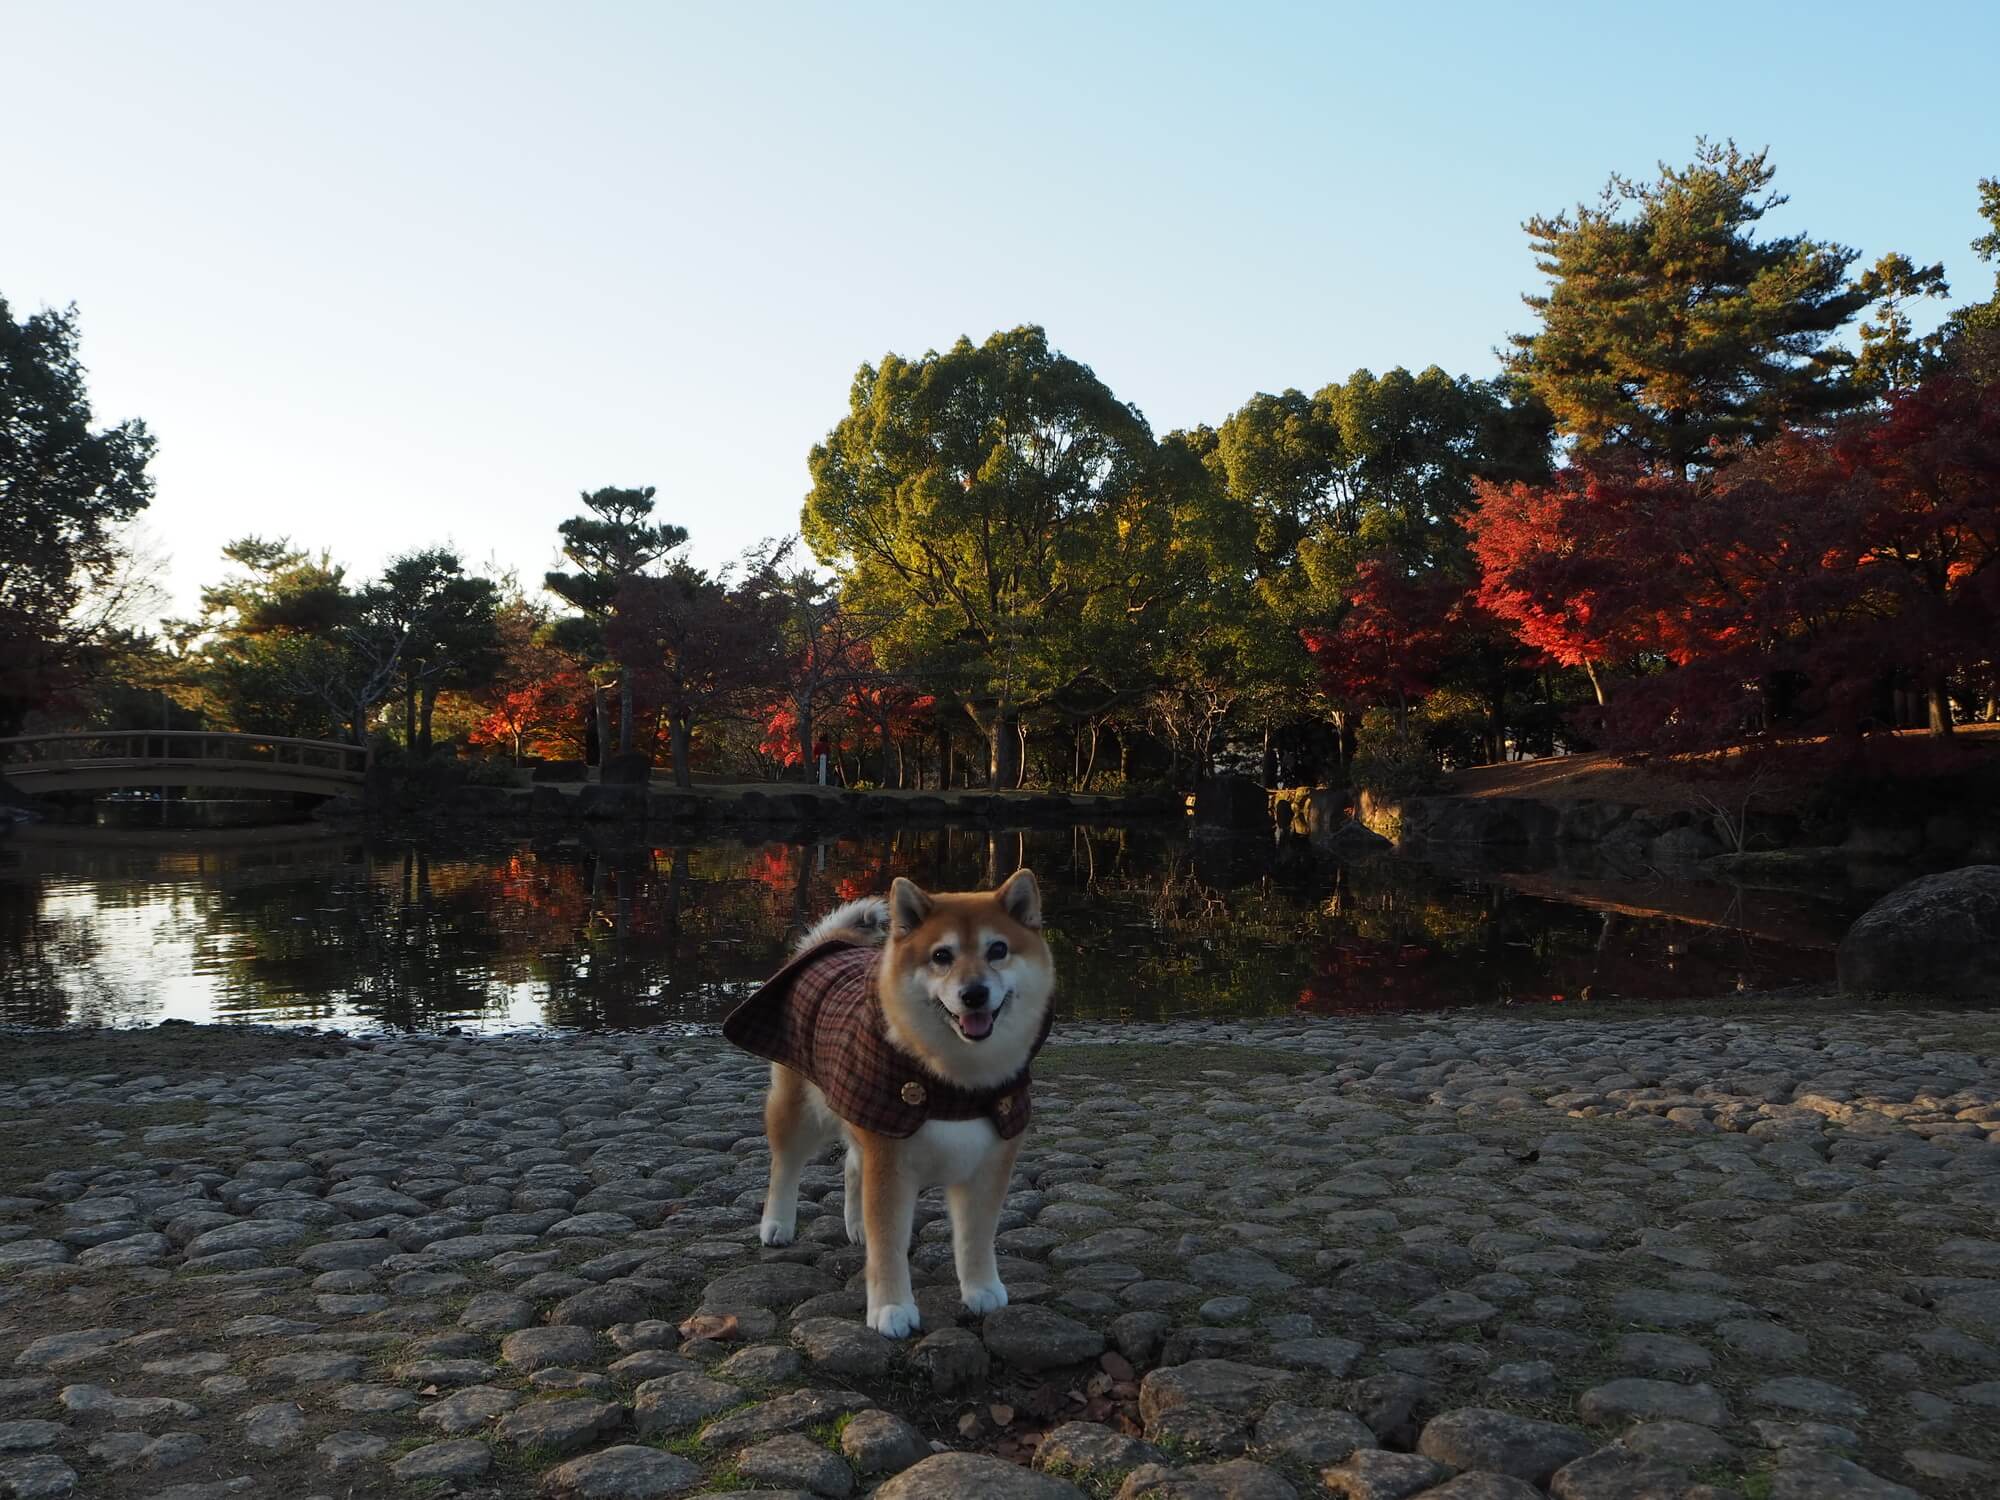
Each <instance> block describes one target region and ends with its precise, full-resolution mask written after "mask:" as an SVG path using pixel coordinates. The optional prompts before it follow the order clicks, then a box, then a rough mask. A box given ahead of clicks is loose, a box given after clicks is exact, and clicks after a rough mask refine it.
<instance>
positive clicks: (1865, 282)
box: [1854, 253, 1951, 395]
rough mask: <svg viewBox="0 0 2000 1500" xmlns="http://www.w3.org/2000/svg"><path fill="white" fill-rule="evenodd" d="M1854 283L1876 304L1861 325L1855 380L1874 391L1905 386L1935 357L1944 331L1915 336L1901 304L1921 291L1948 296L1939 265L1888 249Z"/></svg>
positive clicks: (1884, 390) (1941, 268) (1948, 292)
mask: <svg viewBox="0 0 2000 1500" xmlns="http://www.w3.org/2000/svg"><path fill="white" fill-rule="evenodd" d="M1855 285H1856V286H1857V287H1859V288H1860V289H1861V291H1863V292H1864V293H1866V294H1867V296H1868V298H1869V300H1870V301H1871V302H1872V303H1874V305H1875V307H1876V312H1875V314H1874V316H1873V317H1871V318H1869V319H1868V321H1866V322H1864V323H1863V324H1862V325H1861V357H1860V358H1859V359H1858V360H1857V361H1855V365H1854V379H1855V383H1856V384H1857V385H1859V386H1861V387H1862V388H1863V389H1864V390H1868V391H1872V392H1875V393H1876V394H1878V395H1885V394H1887V393H1888V392H1890V391H1900V390H1907V389H1908V388H1909V387H1911V386H1913V385H1915V384H1916V383H1917V381H1918V380H1919V379H1920V378H1921V377H1922V375H1923V373H1924V370H1925V368H1926V367H1927V366H1928V365H1929V364H1930V363H1931V361H1932V360H1934V359H1935V358H1936V357H1937V353H1938V350H1939V349H1940V348H1941V347H1942V345H1943V343H1944V335H1943V333H1942V332H1939V333H1933V334H1927V335H1925V336H1924V337H1922V338H1919V337H1918V336H1917V333H1916V327H1915V325H1914V324H1913V323H1912V322H1911V321H1910V315H1909V313H1907V312H1906V311H1904V305H1905V304H1906V303H1909V302H1912V301H1915V300H1916V299H1918V298H1921V297H1947V296H1950V295H1951V288H1950V286H1949V285H1947V284H1946V282H1945V279H1944V266H1943V265H1942V264H1940V265H1934V266H1923V267H1918V266H1917V265H1915V264H1913V263H1912V262H1911V260H1910V258H1909V257H1908V256H1907V255H1901V254H1894V253H1892V254H1889V255H1885V256H1883V257H1882V258H1881V259H1880V260H1878V261H1876V262H1875V264H1874V265H1873V266H1871V267H1869V269H1868V270H1867V272H1866V273H1865V274H1863V276H1862V277H1861V279H1860V280H1859V281H1857V282H1856V283H1855Z"/></svg>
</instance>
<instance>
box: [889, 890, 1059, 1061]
mask: <svg viewBox="0 0 2000 1500" xmlns="http://www.w3.org/2000/svg"><path fill="white" fill-rule="evenodd" d="M1041 926H1042V897H1041V891H1040V889H1039V887H1037V886H1036V884H1035V877H1034V875H1033V874H1032V873H1030V872H1029V871H1027V870H1017V871H1016V872H1015V873H1014V874H1013V876H1012V877H1011V878H1009V879H1008V881H1007V882H1006V884H1004V885H1002V886H1001V887H1000V888H999V889H998V890H996V891H972V892H967V893H963V894H935V893H932V892H928V891H924V890H922V889H920V888H919V887H918V886H917V885H915V884H914V883H913V882H911V881H908V880H901V879H899V880H897V881H896V883H895V884H894V885H893V886H891V887H890V890H889V941H888V945H887V947H886V948H885V950H884V953H883V958H882V985H881V992H882V994H881V998H882V1008H883V1013H884V1016H885V1018H886V1019H887V1020H888V1022H889V1026H890V1029H891V1033H892V1034H893V1035H894V1036H895V1037H896V1038H897V1040H898V1041H900V1042H902V1043H903V1045H904V1046H905V1047H907V1048H908V1049H909V1050H911V1051H914V1052H916V1053H917V1054H918V1055H919V1056H920V1057H922V1058H923V1059H924V1060H925V1061H926V1062H929V1063H930V1064H931V1065H932V1067H933V1068H934V1069H935V1071H937V1072H938V1073H939V1074H940V1075H943V1076H946V1077H950V1078H954V1079H957V1080H959V1081H960V1082H963V1083H965V1084H966V1086H968V1087H973V1088H978V1087H985V1086H987V1085H988V1084H990V1083H998V1082H1001V1081H1004V1080H1005V1079H1007V1078H1009V1077H1011V1076H1012V1075H1013V1074H1014V1073H1016V1072H1018V1071H1019V1070H1020V1068H1021V1066H1022V1064H1023V1063H1025V1062H1026V1061H1027V1057H1028V1052H1029V1049H1030V1048H1032V1047H1033V1045H1034V1041H1035V1038H1036V1036H1037V1035H1039V1034H1040V1032H1041V1026H1042V1018H1043V1017H1044V1016H1045V1015H1047V1014H1048V1008H1049V1001H1050V997H1051V995H1052V994H1053V993H1054V991H1055V964H1054V962H1053V960H1052V959H1051V958H1050V956H1049V945H1048V944H1047V943H1046V942H1044V941H1043V940H1042V933H1041Z"/></svg>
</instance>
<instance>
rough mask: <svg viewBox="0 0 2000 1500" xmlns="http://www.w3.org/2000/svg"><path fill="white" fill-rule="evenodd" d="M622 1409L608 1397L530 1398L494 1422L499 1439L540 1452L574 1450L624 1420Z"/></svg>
mask: <svg viewBox="0 0 2000 1500" xmlns="http://www.w3.org/2000/svg"><path fill="white" fill-rule="evenodd" d="M624 1418H625V1409H624V1408H623V1407H621V1406H617V1405H614V1404H612V1403H611V1402H609V1401H588V1400H576V1401H531V1402H529V1403H528V1404H527V1405H526V1406H517V1407H515V1408H514V1409H513V1410H512V1411H510V1412H508V1413H507V1414H506V1415H505V1416H504V1417H502V1418H500V1420H499V1421H498V1422H497V1423H495V1424H494V1428H493V1432H494V1436H495V1437H497V1438H498V1439H499V1440H500V1441H501V1442H503V1443H506V1444H508V1445H510V1446H512V1447H516V1448H532V1449H535V1450H537V1451H539V1452H543V1453H575V1452H577V1451H578V1450H580V1449H583V1448H588V1447H589V1446H590V1445H591V1444H592V1443H593V1442H595V1441H596V1440H597V1438H598V1435H599V1434H600V1433H605V1432H609V1431H611V1430H613V1429H614V1428H616V1427H617V1426H619V1424H620V1423H622V1422H623V1421H624Z"/></svg>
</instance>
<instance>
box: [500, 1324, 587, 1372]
mask: <svg viewBox="0 0 2000 1500" xmlns="http://www.w3.org/2000/svg"><path fill="white" fill-rule="evenodd" d="M596 1353H597V1336H596V1335H595V1334H594V1333H592V1332H591V1331H590V1330H589V1329H587V1328H569V1327H563V1328H522V1329H519V1330H517V1331H515V1332H513V1333H510V1334H508V1335H507V1337H505V1338H504V1339H502V1340H501V1341H500V1357H501V1358H502V1359H503V1360H505V1361H506V1362H507V1363H508V1364H510V1365H512V1366H513V1367H514V1368H515V1369H517V1370H520V1371H522V1372H523V1373H524V1374H531V1373H533V1372H534V1371H536V1370H539V1369H542V1368H543V1367H544V1366H547V1365H583V1364H588V1363H590V1361H591V1359H592V1358H593V1357H594V1356H595V1355H596Z"/></svg>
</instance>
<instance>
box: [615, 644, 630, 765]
mask: <svg viewBox="0 0 2000 1500" xmlns="http://www.w3.org/2000/svg"><path fill="white" fill-rule="evenodd" d="M632 717H633V715H632V672H631V669H630V668H628V667H625V666H622V665H621V666H620V667H619V668H618V753H619V754H620V755H624V754H626V753H627V752H629V751H630V750H631V748H632Z"/></svg>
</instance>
